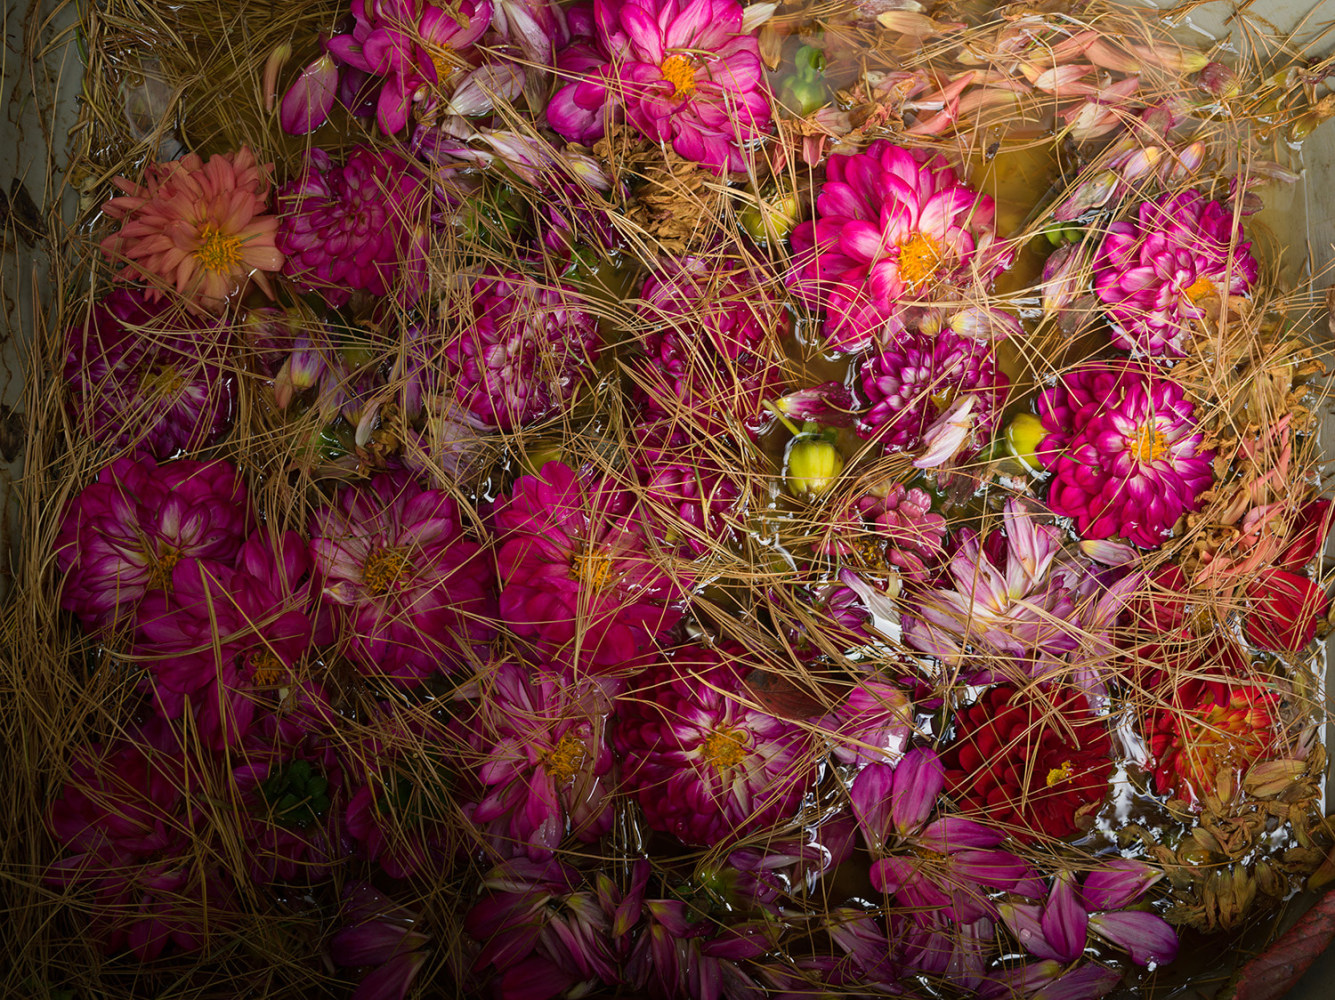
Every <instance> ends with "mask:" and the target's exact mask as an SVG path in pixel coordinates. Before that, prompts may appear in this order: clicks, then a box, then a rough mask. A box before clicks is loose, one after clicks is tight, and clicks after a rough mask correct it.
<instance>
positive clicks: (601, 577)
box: [570, 549, 612, 590]
mask: <svg viewBox="0 0 1335 1000" xmlns="http://www.w3.org/2000/svg"><path fill="white" fill-rule="evenodd" d="M570 577H571V579H573V580H577V581H579V582H580V583H582V584H584V585H585V586H586V587H589V588H590V589H592V590H602V589H603V588H604V587H606V586H607V585H608V584H609V583H611V582H612V556H611V554H610V553H608V552H606V551H604V550H602V549H585V550H584V551H583V552H576V553H575V557H574V559H573V560H572V561H571V563H570Z"/></svg>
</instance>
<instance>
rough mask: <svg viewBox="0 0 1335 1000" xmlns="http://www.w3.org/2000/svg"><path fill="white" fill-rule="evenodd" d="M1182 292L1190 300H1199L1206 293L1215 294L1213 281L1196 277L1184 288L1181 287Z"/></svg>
mask: <svg viewBox="0 0 1335 1000" xmlns="http://www.w3.org/2000/svg"><path fill="white" fill-rule="evenodd" d="M1182 294H1183V295H1185V296H1186V297H1187V299H1188V300H1189V301H1191V302H1193V303H1194V302H1199V301H1200V300H1201V299H1203V298H1205V297H1206V296H1207V295H1213V294H1215V288H1214V282H1213V281H1211V280H1210V279H1209V278H1197V279H1196V280H1195V281H1193V282H1192V283H1191V284H1190V285H1188V286H1187V287H1186V288H1184V289H1182Z"/></svg>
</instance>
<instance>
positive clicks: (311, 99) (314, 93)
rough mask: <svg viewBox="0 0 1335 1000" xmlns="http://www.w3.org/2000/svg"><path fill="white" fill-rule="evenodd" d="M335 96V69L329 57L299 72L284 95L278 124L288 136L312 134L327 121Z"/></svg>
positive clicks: (336, 75) (336, 85) (323, 56)
mask: <svg viewBox="0 0 1335 1000" xmlns="http://www.w3.org/2000/svg"><path fill="white" fill-rule="evenodd" d="M337 92H338V66H337V65H335V63H334V60H333V57H331V56H330V55H329V54H328V53H325V54H324V55H322V56H321V57H320V58H319V59H317V60H315V62H313V63H311V64H310V65H309V66H307V67H306V68H305V69H303V70H302V71H301V75H300V76H298V77H297V79H296V82H295V83H293V84H292V86H291V87H289V88H288V89H287V93H286V94H284V95H283V103H282V106H281V107H280V108H279V109H278V124H279V125H280V126H282V129H283V131H284V132H286V133H287V134H288V135H306V134H308V133H310V132H314V131H315V130H316V129H317V128H319V127H320V126H321V125H323V124H324V123H325V121H326V120H327V119H328V118H329V112H330V110H331V109H332V108H333V106H334V95H335V94H336V93H337Z"/></svg>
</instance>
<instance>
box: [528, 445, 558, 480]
mask: <svg viewBox="0 0 1335 1000" xmlns="http://www.w3.org/2000/svg"><path fill="white" fill-rule="evenodd" d="M564 458H565V452H564V450H563V449H562V448H561V445H560V442H557V443H555V444H547V445H540V446H538V447H535V448H530V449H529V450H528V451H527V452H525V453H524V455H523V457H522V458H520V460H519V464H520V467H521V468H523V470H524V472H525V473H526V474H527V475H530V476H537V477H538V478H542V467H543V466H544V465H546V464H547V463H548V462H560V461H564Z"/></svg>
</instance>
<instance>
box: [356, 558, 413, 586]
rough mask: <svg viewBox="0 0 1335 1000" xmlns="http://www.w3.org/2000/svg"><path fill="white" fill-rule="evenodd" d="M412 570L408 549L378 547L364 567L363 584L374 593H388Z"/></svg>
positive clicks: (367, 559)
mask: <svg viewBox="0 0 1335 1000" xmlns="http://www.w3.org/2000/svg"><path fill="white" fill-rule="evenodd" d="M411 571H412V563H411V562H410V561H409V560H408V552H407V550H406V549H401V548H384V549H376V550H375V551H374V552H372V553H371V554H370V555H369V556H367V557H366V565H365V566H363V567H362V585H363V586H365V587H366V589H367V590H369V591H370V592H371V593H373V594H377V595H379V594H388V593H389V591H390V589H391V588H393V587H394V586H395V585H396V584H398V583H399V582H400V581H401V580H402V579H403V578H404V577H405V576H407V575H408V574H409V573H410V572H411Z"/></svg>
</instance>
